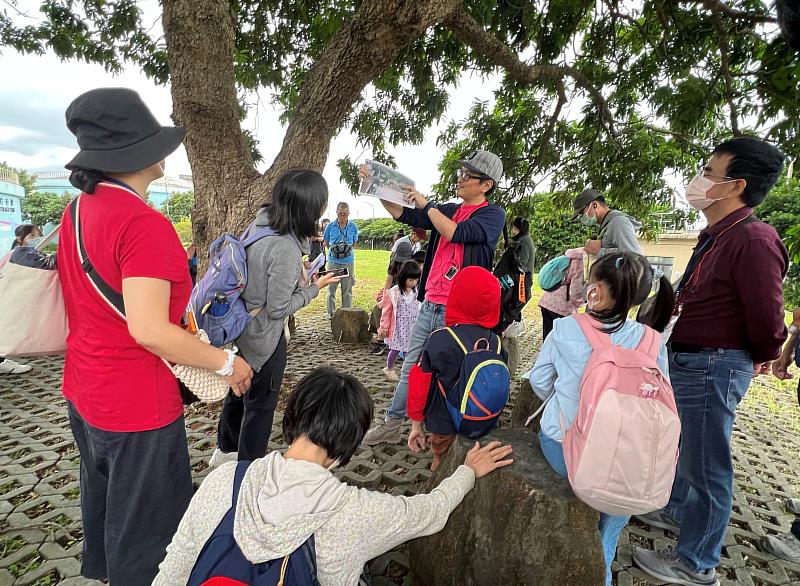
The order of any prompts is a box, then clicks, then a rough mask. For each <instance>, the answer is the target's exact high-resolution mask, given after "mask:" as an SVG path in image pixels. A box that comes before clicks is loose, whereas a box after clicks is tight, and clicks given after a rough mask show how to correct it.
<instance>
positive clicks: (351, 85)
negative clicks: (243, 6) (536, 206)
mask: <svg viewBox="0 0 800 586" xmlns="http://www.w3.org/2000/svg"><path fill="white" fill-rule="evenodd" d="M228 6H229V5H228V2H227V0H164V18H163V23H164V34H165V37H166V42H167V54H168V63H169V68H170V77H171V82H172V100H173V118H174V119H175V123H176V124H179V125H181V126H184V127H185V128H186V130H187V134H186V150H187V153H188V155H189V162H190V164H191V166H192V175H193V178H194V185H195V208H194V211H193V216H192V218H193V222H194V236H195V243H196V244H198V246H200V247H204V246H206V245H207V244H208V242H209V241H210V240H211V238H213V237H215V236H217V235H218V234H219V233H221V232H224V231H234V232H235V231H238V230H240V229H242V227H243V226H244V225H246V223H247V222H248V221H249V220H250V218H251V217H252V216H253V214H254V212H255V210H256V208H257V207H258V205H260V204H261V203H263V202H265V201H268V200H269V197H270V192H271V190H272V186H273V185H274V183H275V180H276V179H277V177H278V176H279V175H280V174H281V173H283V172H284V171H286V170H287V169H290V168H293V167H304V168H307V169H314V170H317V171H322V169H323V168H324V166H325V161H326V160H327V158H328V149H329V146H330V141H331V139H332V138H333V137H334V136H335V134H336V133H337V132H338V131H339V129H340V128H341V126H342V124H343V123H344V121H345V120H346V118H347V114H348V113H349V112H350V110H351V108H352V107H353V104H354V103H355V102H356V101H357V100H358V98H359V96H360V95H361V92H362V91H363V89H364V87H365V86H366V85H367V84H368V83H369V82H370V81H371V80H372V79H374V78H375V77H376V76H377V75H378V74H379V73H381V72H382V71H383V70H384V69H385V68H386V67H387V66H388V65H389V64H390V63H391V62H392V61H393V60H394V59H395V58H396V57H397V56H398V55H399V54H400V52H401V51H402V50H403V48H404V47H406V46H408V45H409V44H410V43H411V42H412V41H413V40H414V39H416V38H417V37H419V36H420V35H422V34H423V33H424V31H425V30H426V29H427V28H428V27H430V26H432V25H434V24H436V23H438V22H441V21H443V20H444V19H445V18H446V17H448V16H449V15H450V14H452V13H453V12H454V11H455V10H456V9H457V8H458V7H459V6H460V2H458V0H364V2H363V3H362V4H361V6H360V8H359V9H358V10H357V11H356V13H355V14H354V15H353V17H352V18H351V19H350V21H349V22H348V23H347V24H345V25H344V26H343V27H342V29H341V30H340V31H339V32H338V33H337V34H336V35H335V36H334V38H333V39H332V40H331V42H330V44H329V45H328V47H326V49H325V51H324V52H323V54H322V56H321V57H320V59H319V60H318V61H317V63H315V64H314V66H313V67H312V69H311V70H310V71H309V72H308V74H307V75H306V78H305V80H304V82H303V85H302V86H301V88H300V93H299V96H298V100H297V106H296V108H295V110H294V112H293V113H292V117H291V121H290V123H289V126H288V128H287V131H286V137H285V138H284V141H283V147H282V148H281V151H280V153H279V154H278V156H277V158H276V159H275V161H274V162H273V164H272V166H271V167H270V169H269V170H268V171H267V172H266V173H265V174H264V175H263V176H259V174H258V173H257V172H256V171H255V170H254V167H253V161H252V157H251V155H250V152H249V150H248V147H247V143H246V141H245V138H244V135H243V133H242V130H241V126H240V124H239V117H238V111H239V104H238V102H237V98H236V83H235V79H234V72H233V54H234V23H233V18H232V15H231V13H230V9H229V7H228Z"/></svg>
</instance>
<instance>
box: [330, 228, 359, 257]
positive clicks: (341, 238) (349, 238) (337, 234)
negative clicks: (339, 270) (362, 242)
mask: <svg viewBox="0 0 800 586" xmlns="http://www.w3.org/2000/svg"><path fill="white" fill-rule="evenodd" d="M322 240H323V241H324V242H327V243H328V261H330V262H336V263H340V264H350V263H352V262H353V261H354V260H355V254H350V256H347V257H345V258H335V257H334V256H333V251H332V248H333V245H334V244H336V243H337V242H346V243H347V244H349V245H350V246H353V245H354V244H355V243H356V242H358V226H356V225H355V224H354V223H353V222H350V221H349V220H348V222H347V226H346V227H345V229H344V230H342V229H341V227H340V226H339V222H331V223H330V224H328V225H327V226H326V227H325V232H324V233H323V234H322Z"/></svg>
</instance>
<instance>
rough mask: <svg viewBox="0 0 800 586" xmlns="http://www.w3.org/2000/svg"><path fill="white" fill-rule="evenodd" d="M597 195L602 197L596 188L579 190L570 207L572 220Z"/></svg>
mask: <svg viewBox="0 0 800 586" xmlns="http://www.w3.org/2000/svg"><path fill="white" fill-rule="evenodd" d="M599 197H603V194H602V193H600V192H599V191H597V190H596V189H584V190H583V191H581V192H580V194H579V195H578V197H576V198H575V201H574V202H572V209H573V210H574V213H573V214H572V219H573V220H574V219H575V218H577V217H578V216H580V215H581V212H582V211H583V210H584V208H585V207H586V206H588V205H589V204H590V203H592V202H593V201H594V200H596V199H597V198H599Z"/></svg>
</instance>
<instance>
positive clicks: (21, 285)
mask: <svg viewBox="0 0 800 586" xmlns="http://www.w3.org/2000/svg"><path fill="white" fill-rule="evenodd" d="M58 230H59V229H58V228H56V229H55V230H53V231H52V232H51V233H50V234H48V236H47V237H46V238H45V239H44V240H43V241H42V242H41V243H40V244H39V245H38V246H37V247H36V248H37V250H41V249H43V248H44V247H45V246H47V245H48V244H49V243H50V242H52V241H53V240H54V239H55V237H56V235H57V234H58ZM10 258H11V254H7V255H6V256H4V257H3V258H2V259H0V356H3V357H5V356H9V357H17V356H45V355H48V354H61V353H63V352H64V351H65V350H66V349H67V332H68V324H67V311H66V308H65V307H64V298H63V297H62V295H61V283H60V281H59V280H58V271H57V270H48V269H35V268H31V267H27V266H23V265H18V264H14V263H12V262H10Z"/></svg>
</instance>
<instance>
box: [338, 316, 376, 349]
mask: <svg viewBox="0 0 800 586" xmlns="http://www.w3.org/2000/svg"><path fill="white" fill-rule="evenodd" d="M331 332H332V333H333V340H334V342H345V343H347V344H356V343H359V342H360V343H367V342H369V341H370V339H371V338H372V336H371V335H370V333H369V314H367V312H366V311H364V310H363V309H361V308H359V307H348V308H339V309H337V310H336V313H334V314H333V319H332V320H331Z"/></svg>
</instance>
